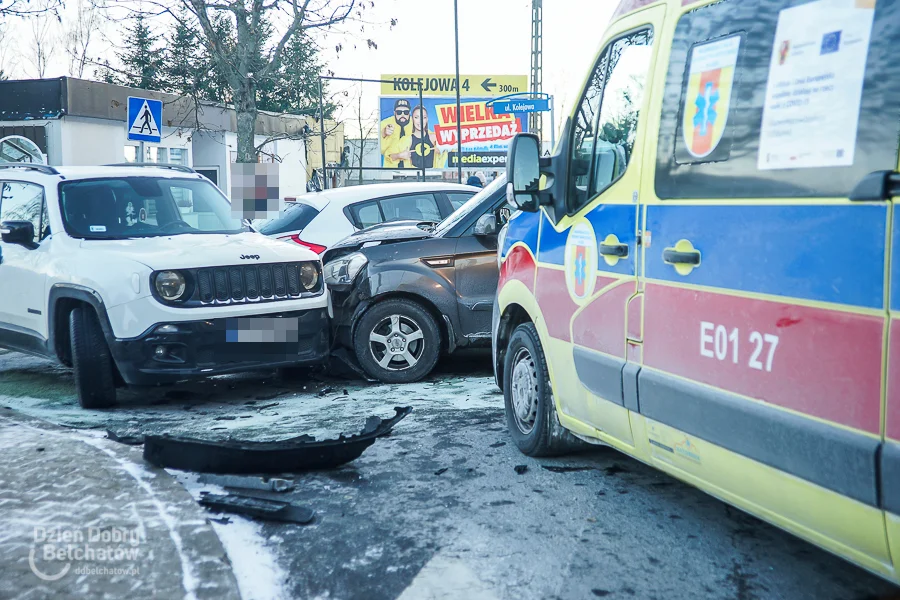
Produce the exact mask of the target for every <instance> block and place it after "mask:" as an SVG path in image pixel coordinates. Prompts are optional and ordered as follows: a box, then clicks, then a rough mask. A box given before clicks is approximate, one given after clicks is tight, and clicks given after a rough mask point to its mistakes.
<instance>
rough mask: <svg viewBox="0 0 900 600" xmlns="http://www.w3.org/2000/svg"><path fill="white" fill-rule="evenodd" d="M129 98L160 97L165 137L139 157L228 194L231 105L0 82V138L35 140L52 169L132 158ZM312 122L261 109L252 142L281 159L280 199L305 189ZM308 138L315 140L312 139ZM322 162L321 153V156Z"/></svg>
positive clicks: (89, 85)
mask: <svg viewBox="0 0 900 600" xmlns="http://www.w3.org/2000/svg"><path fill="white" fill-rule="evenodd" d="M129 96H138V97H141V98H152V99H156V100H161V101H162V102H163V115H162V121H163V122H162V124H161V125H160V128H161V132H162V140H161V142H160V143H159V144H151V143H145V157H144V161H143V162H160V163H176V164H180V165H186V166H189V167H192V168H194V169H195V170H197V171H198V172H200V173H202V174H203V175H206V176H207V177H208V178H209V179H210V180H212V181H213V182H214V183H216V184H217V185H218V186H219V187H220V188H221V189H222V190H223V191H224V192H225V193H226V194H230V188H231V185H230V164H231V163H233V162H235V160H236V158H237V134H236V133H235V132H236V130H237V129H236V127H237V121H236V117H235V112H234V110H232V109H230V108H226V107H223V106H219V105H215V104H206V103H202V104H200V105H197V104H196V103H195V102H194V101H193V100H192V99H190V98H183V97H179V96H174V95H171V94H163V93H160V92H150V91H146V90H139V89H134V88H127V87H123V86H118V85H110V84H106V83H98V82H94V81H85V80H82V79H73V78H71V77H61V78H58V79H36V80H23V81H0V139H3V138H6V137H8V136H13V135H16V136H22V137H25V138H27V139H29V140H31V141H33V142H34V143H35V144H37V146H38V148H40V150H41V152H43V153H44V154H45V155H46V157H47V162H48V164H50V165H54V166H68V165H102V164H112V163H122V162H135V161H136V160H137V157H138V148H139V142H133V141H128V140H126V125H125V120H126V106H127V104H128V97H129ZM312 127H315V123H309V124H307V119H306V117H303V116H299V115H282V114H271V113H260V115H259V118H258V119H257V123H256V134H257V135H256V144H257V146H259V145H261V144H264V143H265V142H266V140H270V139H273V138H285V137H288V136H289V137H290V138H293V139H277V140H276V141H270V142H269V143H267V144H266V145H265V146H264V147H263V148H262V150H263V153H264V154H262V156H261V159H260V160H261V161H263V162H279V163H280V165H281V167H280V169H279V179H280V188H281V196H282V197H288V198H291V197H296V196H298V195H300V194H303V193H304V192H305V191H306V181H307V163H308V161H307V148H306V144H305V142H304V140H303V138H304V137H305V134H308V133H309V132H310V131H311V128H312ZM311 143H318V137H315V136H313V138H312V139H311ZM318 160H319V161H321V155H319V159H318Z"/></svg>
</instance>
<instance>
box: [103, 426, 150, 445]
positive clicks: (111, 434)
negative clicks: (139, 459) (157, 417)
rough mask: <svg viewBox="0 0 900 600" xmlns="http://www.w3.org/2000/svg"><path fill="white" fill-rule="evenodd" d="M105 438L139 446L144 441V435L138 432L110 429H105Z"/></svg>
mask: <svg viewBox="0 0 900 600" xmlns="http://www.w3.org/2000/svg"><path fill="white" fill-rule="evenodd" d="M106 439H108V440H112V441H114V442H119V443H120V444H127V445H128V446H140V445H141V444H143V443H144V436H142V435H140V434H136V435H134V434H128V433H116V432H115V431H112V430H111V429H107V430H106Z"/></svg>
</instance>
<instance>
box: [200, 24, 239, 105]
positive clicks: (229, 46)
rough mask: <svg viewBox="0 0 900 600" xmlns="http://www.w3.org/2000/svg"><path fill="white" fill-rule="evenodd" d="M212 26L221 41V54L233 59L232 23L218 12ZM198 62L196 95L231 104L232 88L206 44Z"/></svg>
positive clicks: (233, 35)
mask: <svg viewBox="0 0 900 600" xmlns="http://www.w3.org/2000/svg"><path fill="white" fill-rule="evenodd" d="M212 26H213V29H214V30H215V32H216V38H217V39H219V40H221V41H222V44H223V48H222V52H223V54H225V55H226V56H228V57H229V60H230V61H231V60H235V56H234V42H233V40H234V39H236V34H235V32H234V23H232V21H231V19H229V18H228V16H227V15H224V14H220V15H216V16H215V17H213V20H212ZM199 64H200V79H199V81H198V96H199V97H200V98H201V99H203V100H209V101H210V102H216V103H219V104H231V103H232V88H231V86H230V85H229V83H228V80H227V79H226V78H225V75H223V74H222V71H221V69H219V68H218V65H217V64H216V61H215V58H214V56H213V52H212V48H209V47H208V46H207V47H204V48H202V52H201V56H200V61H199Z"/></svg>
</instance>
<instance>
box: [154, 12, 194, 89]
mask: <svg viewBox="0 0 900 600" xmlns="http://www.w3.org/2000/svg"><path fill="white" fill-rule="evenodd" d="M198 38H199V36H198V35H197V30H196V29H195V28H194V27H193V26H192V23H191V22H190V21H189V20H188V16H187V13H186V12H185V11H182V13H181V14H180V15H179V17H178V19H177V20H176V21H175V26H174V27H173V28H172V31H171V32H170V33H169V35H168V37H167V39H166V46H167V48H166V52H165V56H164V60H165V62H164V63H163V64H162V73H163V78H164V80H165V86H166V90H167V91H170V92H172V93H174V94H180V95H183V96H193V95H195V94H197V95H199V94H200V92H201V85H200V82H201V79H202V76H203V69H204V65H203V56H202V51H201V50H202V49H201V48H200V43H199V42H198Z"/></svg>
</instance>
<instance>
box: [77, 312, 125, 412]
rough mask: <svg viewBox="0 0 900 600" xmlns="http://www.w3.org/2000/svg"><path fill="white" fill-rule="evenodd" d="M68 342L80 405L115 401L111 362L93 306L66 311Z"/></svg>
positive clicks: (113, 373) (105, 405)
mask: <svg viewBox="0 0 900 600" xmlns="http://www.w3.org/2000/svg"><path fill="white" fill-rule="evenodd" d="M69 342H70V343H71V345H72V346H71V348H72V366H73V368H74V370H75V391H76V392H77V393H78V402H79V403H80V404H81V407H82V408H108V407H110V406H112V405H113V404H115V403H116V377H115V366H114V365H113V360H112V355H111V354H110V352H109V346H107V344H106V339H105V338H104V337H103V330H102V329H101V328H100V319H99V318H97V313H96V312H94V309H93V308H90V307H88V306H83V307H78V308H74V309H72V312H70V313H69Z"/></svg>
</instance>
